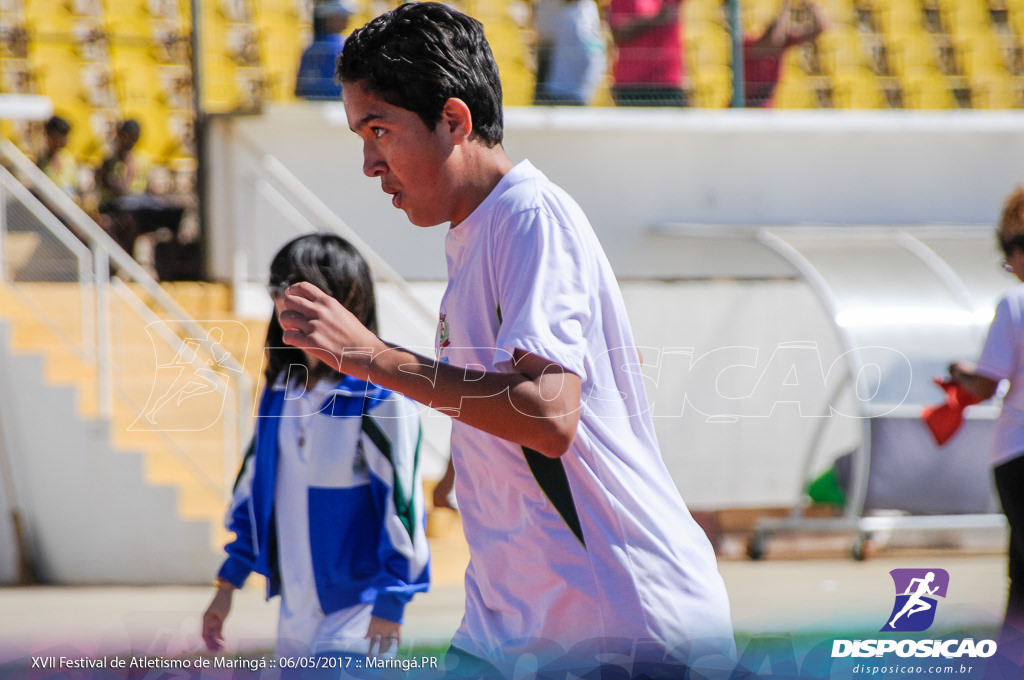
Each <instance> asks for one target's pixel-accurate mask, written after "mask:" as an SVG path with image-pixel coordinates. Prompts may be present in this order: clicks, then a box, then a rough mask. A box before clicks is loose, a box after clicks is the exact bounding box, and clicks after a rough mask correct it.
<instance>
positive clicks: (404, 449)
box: [362, 395, 430, 623]
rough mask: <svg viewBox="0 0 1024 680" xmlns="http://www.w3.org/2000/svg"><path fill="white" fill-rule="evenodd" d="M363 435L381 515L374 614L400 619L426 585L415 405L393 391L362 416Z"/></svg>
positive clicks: (427, 569) (427, 560)
mask: <svg viewBox="0 0 1024 680" xmlns="http://www.w3.org/2000/svg"><path fill="white" fill-rule="evenodd" d="M362 436H363V450H364V452H365V453H366V460H367V464H368V465H369V468H370V477H371V481H370V483H371V485H372V489H373V497H374V502H375V503H376V504H377V506H378V508H379V510H380V512H381V516H382V517H383V522H382V525H381V527H380V541H379V543H378V551H377V552H378V556H379V558H380V564H381V567H382V571H381V573H380V574H379V575H378V577H377V578H376V579H375V581H374V585H375V587H376V589H377V599H376V602H375V603H374V605H373V615H374V616H377V617H380V618H382V619H387V620H388V621H394V622H396V623H401V622H402V617H403V613H404V611H405V605H406V604H408V603H409V601H410V600H411V599H412V597H413V595H415V594H416V593H420V592H424V591H426V590H427V588H428V587H429V585H430V547H429V545H428V543H427V536H426V512H425V509H424V499H423V481H422V478H421V476H420V470H419V449H420V422H419V416H418V407H417V406H416V404H415V403H414V402H411V401H409V400H408V399H406V398H404V397H400V396H398V395H392V397H391V398H390V399H387V400H385V401H382V402H381V403H380V404H379V405H378V406H376V407H375V408H374V409H373V411H372V412H371V413H370V414H367V415H366V416H365V417H364V418H363V435H362Z"/></svg>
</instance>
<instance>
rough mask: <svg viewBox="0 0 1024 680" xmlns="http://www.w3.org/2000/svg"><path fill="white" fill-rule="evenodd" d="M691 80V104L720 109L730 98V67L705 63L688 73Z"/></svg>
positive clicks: (728, 102)
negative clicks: (698, 68) (703, 65)
mask: <svg viewBox="0 0 1024 680" xmlns="http://www.w3.org/2000/svg"><path fill="white" fill-rule="evenodd" d="M690 78H691V80H692V82H693V105H694V106H695V107H697V108H702V109H721V108H726V107H728V106H729V104H730V101H731V100H732V69H731V68H729V67H728V66H720V65H719V66H716V65H707V66H705V67H703V68H701V69H700V70H696V71H693V72H692V73H691V74H690Z"/></svg>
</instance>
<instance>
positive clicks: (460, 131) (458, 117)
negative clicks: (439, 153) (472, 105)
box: [440, 97, 473, 144]
mask: <svg viewBox="0 0 1024 680" xmlns="http://www.w3.org/2000/svg"><path fill="white" fill-rule="evenodd" d="M440 124H441V125H447V126H448V133H449V134H450V135H451V136H452V141H453V142H454V143H456V144H459V143H461V142H463V141H465V140H466V139H468V138H469V136H470V135H471V134H473V114H472V113H470V112H469V106H467V105H466V102H464V101H462V100H461V99H457V98H455V97H452V98H451V99H449V100H448V101H446V102H445V103H444V108H443V109H441V123H440Z"/></svg>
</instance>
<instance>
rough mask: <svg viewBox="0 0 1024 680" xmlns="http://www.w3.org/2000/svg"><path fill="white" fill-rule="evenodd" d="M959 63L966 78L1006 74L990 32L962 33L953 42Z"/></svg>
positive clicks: (994, 38) (1001, 57) (1004, 65)
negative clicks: (976, 75) (977, 75)
mask: <svg viewBox="0 0 1024 680" xmlns="http://www.w3.org/2000/svg"><path fill="white" fill-rule="evenodd" d="M954 43H955V46H956V50H957V52H958V53H959V58H960V63H962V64H963V67H964V73H966V74H967V75H968V76H970V75H975V74H988V73H1006V74H1007V75H1009V74H1008V72H1007V69H1006V63H1005V61H1004V59H1003V55H1002V54H1001V53H1000V51H999V42H998V41H997V40H996V36H995V35H994V34H992V33H990V32H978V33H974V34H966V33H962V34H960V35H959V36H957V38H956V39H955V41H954Z"/></svg>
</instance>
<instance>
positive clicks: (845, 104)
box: [832, 68, 885, 109]
mask: <svg viewBox="0 0 1024 680" xmlns="http://www.w3.org/2000/svg"><path fill="white" fill-rule="evenodd" d="M832 86H833V88H834V90H835V103H836V108H841V109H880V108H884V107H885V98H884V97H883V95H882V90H881V88H880V87H879V85H878V79H877V78H876V77H875V74H873V73H872V72H871V71H869V70H868V69H866V68H861V69H851V70H842V71H839V72H837V73H836V74H835V75H834V76H833V77H832Z"/></svg>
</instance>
